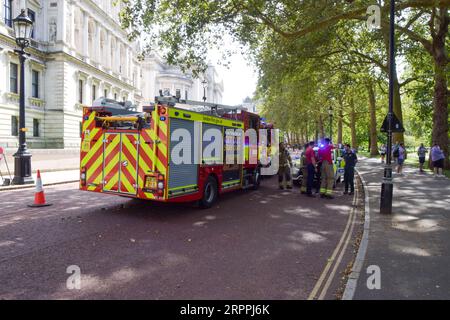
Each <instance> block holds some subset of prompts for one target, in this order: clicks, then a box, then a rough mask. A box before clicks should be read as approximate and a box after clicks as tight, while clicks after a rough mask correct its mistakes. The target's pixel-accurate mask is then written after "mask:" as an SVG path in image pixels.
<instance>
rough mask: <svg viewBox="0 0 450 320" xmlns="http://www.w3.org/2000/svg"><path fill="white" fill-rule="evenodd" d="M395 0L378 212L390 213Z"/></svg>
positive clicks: (392, 9) (390, 38)
mask: <svg viewBox="0 0 450 320" xmlns="http://www.w3.org/2000/svg"><path fill="white" fill-rule="evenodd" d="M394 35H395V1H394V0H391V5H390V29H389V111H388V115H387V119H388V123H387V124H388V125H387V146H386V164H385V166H384V177H383V183H382V184H381V198H380V213H383V214H390V213H392V195H393V189H394V186H393V183H392V165H391V159H392V158H391V155H392V153H391V149H392V129H393V128H392V127H393V124H392V120H393V117H394V81H393V80H394V71H395V37H394Z"/></svg>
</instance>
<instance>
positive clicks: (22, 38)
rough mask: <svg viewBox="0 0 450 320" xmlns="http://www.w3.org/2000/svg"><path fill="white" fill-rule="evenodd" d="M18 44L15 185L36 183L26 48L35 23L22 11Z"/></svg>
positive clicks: (15, 23)
mask: <svg viewBox="0 0 450 320" xmlns="http://www.w3.org/2000/svg"><path fill="white" fill-rule="evenodd" d="M13 27H14V34H15V37H16V44H17V45H18V46H19V47H20V49H19V50H15V52H16V53H17V54H18V55H19V61H20V79H19V81H20V87H19V96H20V100H19V148H18V150H17V152H16V153H15V154H14V155H13V157H14V178H13V184H31V183H34V181H33V177H32V175H31V154H30V153H29V152H28V150H27V142H26V131H27V130H26V128H25V60H26V56H27V54H26V53H25V48H26V47H28V46H29V45H30V37H31V32H32V30H33V21H32V20H31V19H30V18H29V17H28V15H27V14H26V12H25V10H24V9H22V12H21V13H20V15H18V16H17V18H15V19H14V20H13Z"/></svg>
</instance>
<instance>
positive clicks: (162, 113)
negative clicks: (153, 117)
mask: <svg viewBox="0 0 450 320" xmlns="http://www.w3.org/2000/svg"><path fill="white" fill-rule="evenodd" d="M159 114H161V115H164V114H166V108H164V107H161V108H159Z"/></svg>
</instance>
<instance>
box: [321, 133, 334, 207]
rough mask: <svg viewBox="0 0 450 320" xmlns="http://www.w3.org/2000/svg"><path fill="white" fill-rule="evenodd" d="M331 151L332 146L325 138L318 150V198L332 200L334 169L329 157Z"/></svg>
mask: <svg viewBox="0 0 450 320" xmlns="http://www.w3.org/2000/svg"><path fill="white" fill-rule="evenodd" d="M333 149H334V146H333V145H332V144H331V140H330V139H329V138H326V139H325V140H324V142H323V146H321V147H320V148H319V159H320V160H321V162H322V165H321V174H320V176H321V183H320V196H321V197H322V198H328V199H333V183H334V169H333V159H332V155H331V153H332V152H333Z"/></svg>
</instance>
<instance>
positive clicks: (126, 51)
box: [124, 45, 130, 79]
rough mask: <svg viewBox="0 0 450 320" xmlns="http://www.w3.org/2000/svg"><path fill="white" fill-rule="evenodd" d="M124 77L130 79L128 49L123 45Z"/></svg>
mask: <svg viewBox="0 0 450 320" xmlns="http://www.w3.org/2000/svg"><path fill="white" fill-rule="evenodd" d="M124 71H125V73H124V75H125V77H126V78H127V79H130V49H129V48H128V46H127V45H125V70H124Z"/></svg>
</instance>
